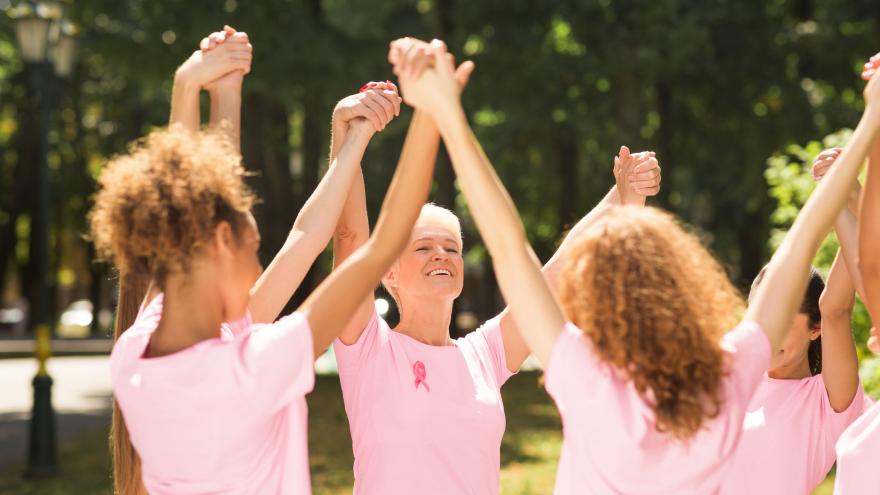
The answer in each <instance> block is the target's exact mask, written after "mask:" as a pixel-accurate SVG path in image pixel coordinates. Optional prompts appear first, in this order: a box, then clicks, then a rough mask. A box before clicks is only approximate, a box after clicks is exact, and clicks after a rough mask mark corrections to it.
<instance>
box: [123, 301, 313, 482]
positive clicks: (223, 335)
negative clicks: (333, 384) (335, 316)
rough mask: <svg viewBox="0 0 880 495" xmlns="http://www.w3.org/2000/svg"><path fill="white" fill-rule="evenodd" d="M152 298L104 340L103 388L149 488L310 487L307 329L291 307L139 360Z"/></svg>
mask: <svg viewBox="0 0 880 495" xmlns="http://www.w3.org/2000/svg"><path fill="white" fill-rule="evenodd" d="M161 313H162V296H158V297H156V298H155V299H154V300H153V301H152V302H150V304H149V306H148V307H147V308H146V309H145V310H144V311H143V312H142V313H141V314H140V315H139V316H138V319H137V320H136V321H135V323H134V325H133V326H132V327H131V328H129V329H128V330H127V331H126V332H125V333H123V334H122V336H121V337H120V338H119V340H118V341H117V342H116V345H115V346H114V347H113V353H112V354H111V356H110V368H111V379H112V383H113V392H114V394H115V396H116V400H117V401H118V402H119V406H120V408H121V409H122V413H123V416H124V418H125V424H126V427H127V428H128V431H129V433H130V435H131V440H132V443H133V444H134V446H135V449H136V450H137V451H138V454H140V457H141V461H142V463H143V480H144V484H145V485H146V488H147V491H148V492H149V493H150V494H151V495H182V494H197V493H198V494H205V493H212V494H245V493H247V494H255V493H259V494H278V493H285V494H287V493H296V494H308V493H311V483H310V480H309V463H308V445H307V438H306V435H307V431H308V430H307V416H308V414H307V410H306V401H305V394H307V393H308V392H310V391H311V390H312V387H313V385H314V365H313V361H314V359H313V356H312V354H313V352H312V336H311V331H310V330H309V327H308V322H307V321H306V319H305V318H304V317H303V316H302V315H301V314H298V313H294V314H292V315H290V316H287V317H284V318H282V319H281V320H279V321H278V322H276V323H274V324H271V325H259V324H256V325H255V324H252V322H251V320H250V318H249V317H248V318H245V319H244V320H242V321H240V322H236V323H231V324H224V325H223V327H222V328H221V332H220V337H218V338H215V339H210V340H206V341H202V342H199V343H198V344H196V345H194V346H192V347H189V348H187V349H184V350H182V351H180V352H177V353H175V354H171V355H168V356H162V357H157V358H149V359H146V358H144V357H143V354H144V350H145V349H146V348H147V345H148V344H149V340H150V336H151V335H152V333H153V331H155V329H156V327H157V325H158V324H159V320H160V318H161Z"/></svg>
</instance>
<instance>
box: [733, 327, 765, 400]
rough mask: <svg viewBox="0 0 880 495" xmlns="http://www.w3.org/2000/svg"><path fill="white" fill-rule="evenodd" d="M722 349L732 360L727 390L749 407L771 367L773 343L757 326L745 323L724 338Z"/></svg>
mask: <svg viewBox="0 0 880 495" xmlns="http://www.w3.org/2000/svg"><path fill="white" fill-rule="evenodd" d="M721 347H722V349H724V351H725V352H726V353H727V355H728V357H729V361H728V363H729V368H728V370H729V371H730V374H729V375H728V376H729V378H728V380H729V382H728V383H729V388H728V390H729V391H730V393H731V394H733V396H734V397H735V398H736V399H737V402H738V403H740V404H748V403H749V400H751V398H752V395H754V393H755V390H757V388H758V385H759V384H760V383H761V380H762V378H763V376H764V372H766V371H767V368H768V367H769V366H770V353H771V351H770V340H769V339H768V338H767V334H765V333H764V331H763V330H762V329H761V326H760V325H758V323H756V322H753V321H744V322H742V323H740V324H739V325H737V326H736V328H734V329H733V330H731V331H729V332H727V333H726V334H725V335H724V338H723V339H722V340H721Z"/></svg>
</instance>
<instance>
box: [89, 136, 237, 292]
mask: <svg viewBox="0 0 880 495" xmlns="http://www.w3.org/2000/svg"><path fill="white" fill-rule="evenodd" d="M244 175H245V170H244V167H242V165H241V157H240V155H239V154H238V152H237V151H236V150H235V148H234V147H233V145H232V143H231V142H230V141H229V139H228V138H227V137H226V136H224V135H223V134H222V133H219V132H213V131H204V132H197V133H193V132H188V131H186V130H183V129H180V128H170V129H167V130H159V131H155V132H152V133H151V134H149V135H148V136H146V137H145V138H143V139H141V140H138V141H136V142H134V143H132V144H131V145H130V147H129V150H128V153H126V154H123V155H119V156H116V157H114V158H113V159H111V160H110V162H109V163H108V164H107V166H106V168H105V169H104V170H103V171H102V172H101V176H100V177H99V179H98V187H99V189H98V192H97V193H96V194H95V198H94V201H95V204H94V207H93V208H92V210H91V212H90V213H89V223H90V226H91V235H92V239H93V241H94V243H95V247H96V248H97V251H98V254H99V256H101V257H102V258H103V259H107V260H111V261H112V262H113V263H114V264H115V265H116V267H117V268H119V271H120V272H121V273H122V274H128V273H138V274H147V275H149V276H150V277H152V278H153V280H154V281H156V282H157V283H158V284H160V285H161V284H162V282H163V280H164V278H165V276H166V274H168V273H171V272H186V271H187V270H188V269H189V265H190V262H191V260H192V258H193V256H194V255H195V254H196V253H197V252H198V251H199V249H200V248H201V247H202V246H203V245H204V243H205V242H206V241H208V240H209V239H210V238H211V236H212V235H213V232H214V228H215V227H216V225H217V224H218V223H219V222H221V221H227V222H229V223H230V224H231V225H232V227H233V230H235V231H236V233H238V231H239V228H240V227H241V226H242V225H244V224H243V223H242V222H243V220H244V218H245V215H246V214H247V213H248V212H249V211H250V209H251V206H252V205H253V203H254V195H253V193H252V192H251V190H250V189H249V188H248V187H247V186H246V185H245V183H244V180H243V179H244Z"/></svg>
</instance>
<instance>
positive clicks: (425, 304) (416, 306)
mask: <svg viewBox="0 0 880 495" xmlns="http://www.w3.org/2000/svg"><path fill="white" fill-rule="evenodd" d="M452 302H453V299H451V298H447V297H444V298H438V299H425V298H419V299H414V300H411V301H407V300H402V301H401V304H400V308H401V310H400V323H398V324H397V327H396V328H395V329H394V331H395V332H399V333H402V334H404V335H407V336H409V337H412V338H413V339H415V340H418V341H419V342H422V343H424V344H428V345H434V346H449V345H453V342H452V339H451V338H450V337H449V322H450V321H451V320H452Z"/></svg>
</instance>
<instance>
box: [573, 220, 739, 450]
mask: <svg viewBox="0 0 880 495" xmlns="http://www.w3.org/2000/svg"><path fill="white" fill-rule="evenodd" d="M560 298H561V302H562V305H563V307H564V309H565V312H566V316H567V317H568V318H569V320H570V321H572V322H573V323H574V324H575V325H577V327H578V328H580V329H581V330H582V331H583V332H584V334H585V335H586V336H587V337H588V338H589V339H590V340H591V341H592V343H593V347H594V348H595V352H596V353H597V355H598V356H599V357H600V359H602V360H603V361H604V362H606V363H609V364H610V365H612V366H613V367H615V368H616V369H618V370H620V371H622V372H623V373H625V374H626V376H627V377H628V378H629V379H631V380H632V382H633V384H634V385H635V388H636V390H637V391H638V392H639V394H641V395H642V397H643V398H644V400H645V401H646V403H648V404H649V405H650V406H651V407H652V409H653V410H654V413H655V417H656V428H657V430H658V431H661V432H668V433H669V434H670V435H672V436H673V437H675V438H677V439H680V440H685V439H688V438H690V437H692V436H693V435H694V434H695V433H697V431H698V430H699V429H700V428H701V427H702V426H703V424H704V423H705V422H706V421H707V420H709V419H711V418H714V417H716V416H717V415H718V413H719V412H720V409H721V404H722V396H721V380H722V378H723V377H724V375H725V373H726V369H725V362H724V353H723V352H722V350H721V347H720V340H721V337H722V336H723V334H724V333H725V332H726V331H727V330H729V329H731V328H733V326H735V325H736V323H737V319H738V318H739V317H740V316H741V313H742V310H743V308H744V302H743V297H742V295H741V294H740V293H739V292H738V291H737V290H736V289H735V288H734V287H733V285H732V284H731V282H730V280H729V279H728V277H727V274H726V273H725V271H724V269H723V268H722V267H721V265H720V264H719V263H718V262H717V261H716V260H715V259H714V258H713V257H712V255H711V254H709V252H708V251H707V250H706V249H705V248H704V247H703V245H702V244H701V243H700V241H699V239H697V237H696V236H694V235H693V234H690V233H688V232H686V231H685V230H684V229H683V228H682V226H681V225H679V223H678V222H677V221H676V219H675V218H674V217H673V216H672V215H670V214H668V213H666V212H663V211H661V210H658V209H655V208H635V207H617V208H613V209H612V210H611V211H610V212H609V213H608V214H607V215H606V217H605V218H603V219H601V220H600V221H599V222H598V223H597V225H596V226H594V228H593V229H591V231H590V232H588V233H586V234H585V235H584V237H583V238H582V239H580V240H579V241H578V243H577V244H576V245H575V246H574V247H573V248H572V249H571V250H570V252H569V253H568V255H567V259H566V261H565V268H564V270H563V275H562V278H561V281H560Z"/></svg>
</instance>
